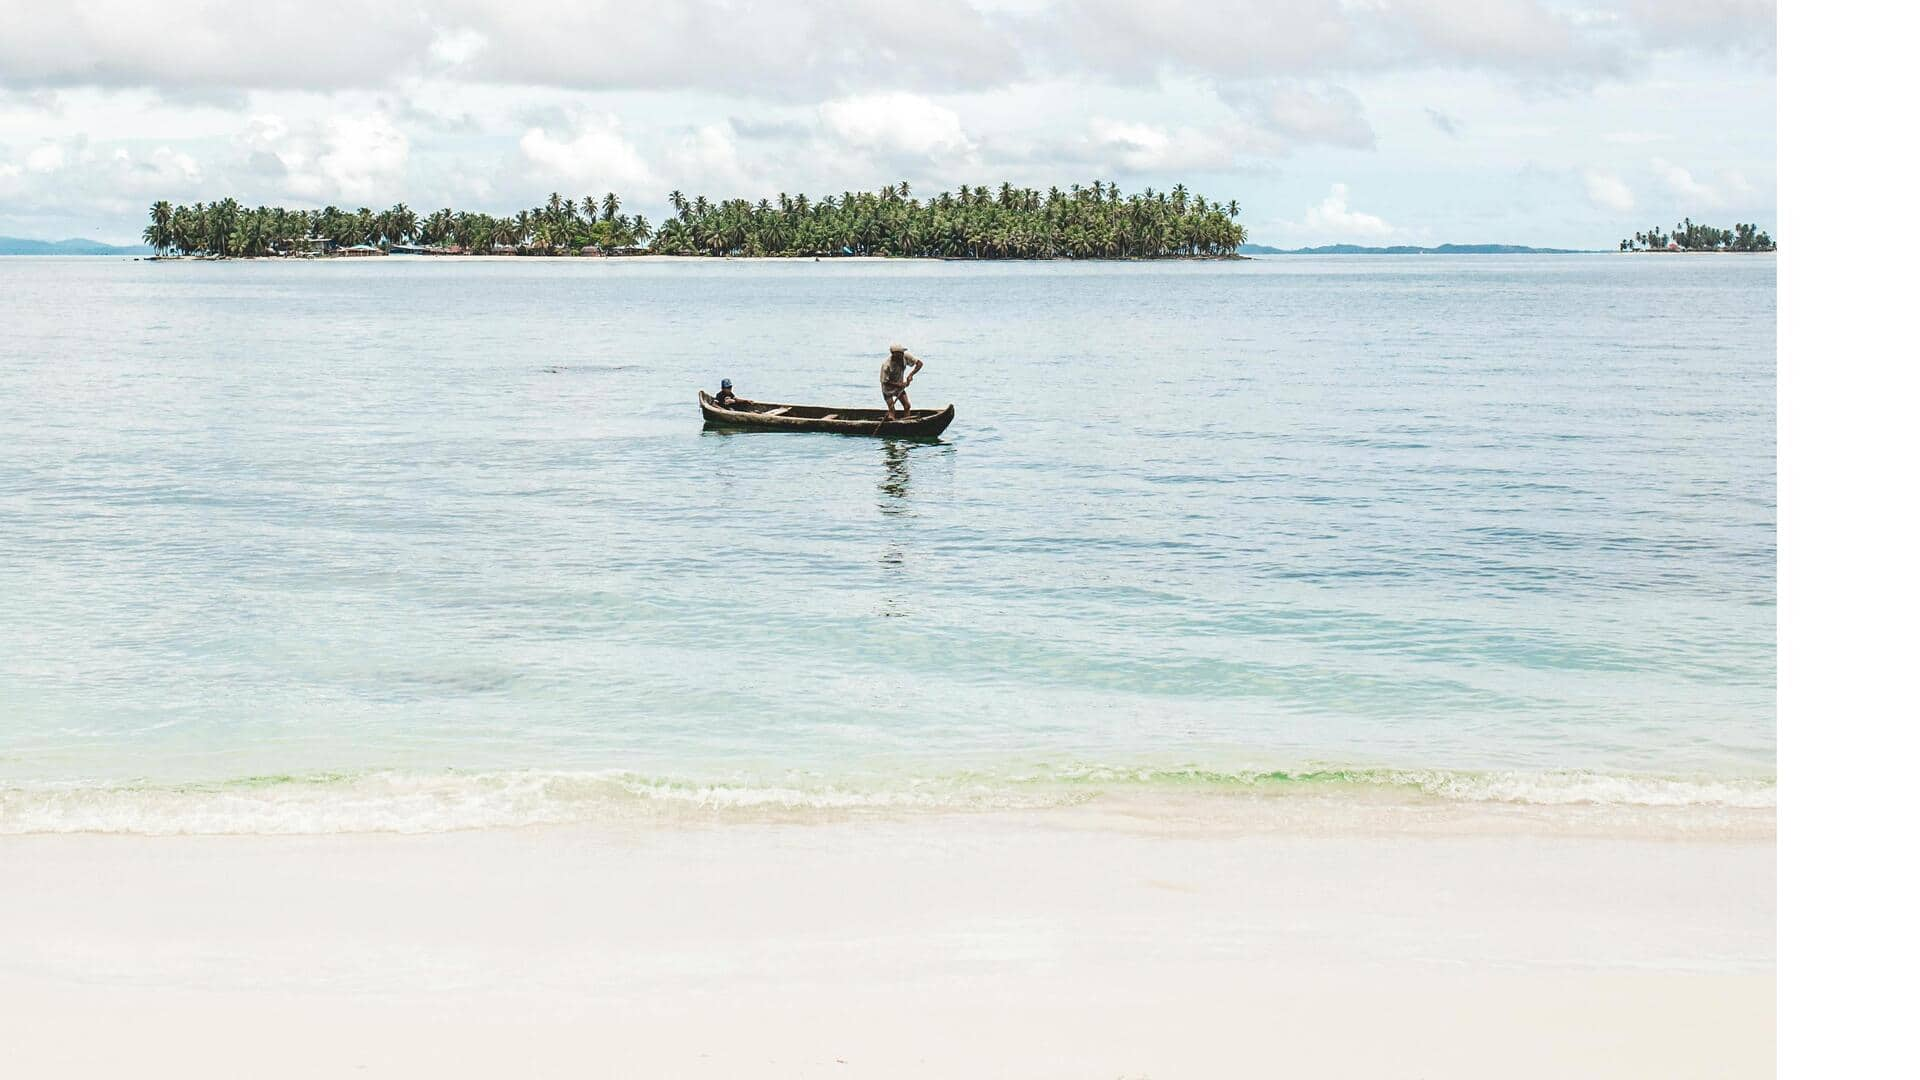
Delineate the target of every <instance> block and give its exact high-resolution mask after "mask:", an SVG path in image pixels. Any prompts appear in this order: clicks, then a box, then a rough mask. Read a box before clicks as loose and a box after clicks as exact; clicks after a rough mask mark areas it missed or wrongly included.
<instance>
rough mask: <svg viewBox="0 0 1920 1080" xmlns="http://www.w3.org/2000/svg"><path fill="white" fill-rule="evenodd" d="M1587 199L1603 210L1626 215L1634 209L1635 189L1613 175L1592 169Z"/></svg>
mask: <svg viewBox="0 0 1920 1080" xmlns="http://www.w3.org/2000/svg"><path fill="white" fill-rule="evenodd" d="M1587 199H1588V201H1590V202H1592V203H1593V205H1595V206H1598V207H1600V208H1601V209H1602V210H1613V211H1616V212H1618V213H1622V214H1624V213H1626V212H1627V211H1629V210H1632V209H1633V206H1634V198H1633V189H1632V188H1630V187H1628V186H1627V184H1626V181H1624V180H1622V179H1620V178H1619V177H1618V176H1615V175H1614V174H1612V173H1606V172H1600V171H1599V170H1597V169H1590V170H1588V172H1587Z"/></svg>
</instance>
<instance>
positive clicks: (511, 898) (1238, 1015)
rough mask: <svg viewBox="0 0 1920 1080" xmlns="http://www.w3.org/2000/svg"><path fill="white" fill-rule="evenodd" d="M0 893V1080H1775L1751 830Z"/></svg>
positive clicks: (891, 827)
mask: <svg viewBox="0 0 1920 1080" xmlns="http://www.w3.org/2000/svg"><path fill="white" fill-rule="evenodd" d="M1768 817H1769V819H1770V817H1771V815H1770V814H1769V815H1768ZM0 865H4V867H5V874H4V879H5V883H6V884H5V887H4V888H0V927H4V930H3V931H0V1013H4V1015H5V1017H6V1022H5V1024H4V1029H3V1030H0V1056H3V1057H4V1058H5V1060H6V1061H7V1062H8V1063H9V1065H8V1070H7V1071H8V1072H9V1073H10V1074H11V1075H16V1076H107V1075H115V1076H126V1075H139V1076H265V1075H271V1076H285V1077H296V1076H316V1077H318V1076H327V1077H338V1076H396V1077H399V1076H405V1077H419V1076H558V1075H598V1076H688V1077H737V1076H769V1077H774V1076H778V1077H795V1076H801V1077H899V1076H936V1077H947V1076H951V1077H982V1076H1005V1077H1063V1076H1088V1077H1116V1076H1128V1077H1140V1076H1148V1077H1180V1076H1224V1075H1311V1076H1353V1077H1376V1076H1378V1077H1389V1076H1391V1077H1429V1078H1434V1077H1489V1076H1493V1077H1499V1076H1511V1077H1528V1078H1534V1077H1543V1076H1553V1077H1646V1076H1661V1077H1718V1076H1726V1077H1756V1076H1766V1075H1771V1073H1772V1071H1773V1048H1774V902H1773V897H1774V850H1773V842H1772V837H1771V829H1770V826H1769V827H1768V828H1767V829H1766V830H1765V832H1764V834H1760V835H1738V836H1726V835H1718V836H1713V837H1709V838H1705V839H1687V838H1678V837H1675V836H1671V835H1669V836H1665V837H1660V838H1645V837H1641V838H1635V837H1631V836H1624V835H1617V834H1607V833H1605V832H1601V833H1599V834H1590V835H1578V834H1569V833H1555V834H1549V833H1547V832H1529V831H1527V830H1524V829H1520V830H1516V829H1498V830H1478V829H1463V830H1459V831H1458V832H1456V833H1455V834H1452V835H1426V836H1419V837H1411V836H1407V835H1404V834H1402V835H1396V834H1394V833H1392V832H1390V831H1372V832H1369V831H1365V830H1345V831H1342V832H1340V833H1337V834H1333V835H1312V836H1309V835H1303V834H1301V833H1299V832H1297V831H1288V830H1275V829H1271V828H1262V829H1234V828H1204V829H1203V828H1164V827H1158V826H1138V825H1136V826H1129V825H1126V824H1124V823H1122V824H1116V823H1115V821H1114V820H1113V819H1112V818H1111V817H1105V816H1096V815H1093V814H1091V813H1089V812H1087V811H1084V810H1053V811H1047V812H1043V813H1014V814H982V815H937V816H927V817H922V818H906V819H900V820H889V821H873V820H867V821H842V822H837V823H814V824H793V823H788V824H778V823H759V824H739V823H735V824H721V825H712V826H682V827H671V828H655V829H621V830H613V829H608V828H603V827H597V826H595V827H566V828H542V829H522V830H501V831H474V832H454V833H441V834H434V835H424V836H396V835H345V836H311V837H259V836H254V837H242V836H203V837H140V836H110V835H66V836H50V835H36V836H13V837H6V838H0Z"/></svg>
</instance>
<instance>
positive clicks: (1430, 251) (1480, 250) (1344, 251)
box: [1240, 244, 1590, 255]
mask: <svg viewBox="0 0 1920 1080" xmlns="http://www.w3.org/2000/svg"><path fill="white" fill-rule="evenodd" d="M1240 254H1242V255H1585V254H1590V253H1589V252H1586V251H1581V250H1578V249H1575V248H1537V247H1526V246H1523V245H1521V244H1441V245H1440V246H1439V247H1413V246H1410V245H1406V244H1396V245H1394V246H1392V247H1363V246H1361V245H1359V244H1324V245H1322V246H1320V247H1304V248H1277V247H1268V246H1266V245H1265V244H1241V245H1240Z"/></svg>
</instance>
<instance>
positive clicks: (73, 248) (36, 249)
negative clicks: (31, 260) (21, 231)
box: [0, 236, 147, 255]
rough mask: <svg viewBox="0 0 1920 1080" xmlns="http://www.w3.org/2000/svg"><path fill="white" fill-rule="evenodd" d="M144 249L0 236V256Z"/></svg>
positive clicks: (139, 251)
mask: <svg viewBox="0 0 1920 1080" xmlns="http://www.w3.org/2000/svg"><path fill="white" fill-rule="evenodd" d="M146 253H147V249H146V248H145V247H140V246H134V247H126V246H122V245H116V244H103V243H101V242H100V241H98V240H81V239H79V238H77V237H76V238H74V239H72V240H27V239H24V238H22V237H18V236H0V255H144V254H146Z"/></svg>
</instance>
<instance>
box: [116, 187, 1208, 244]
mask: <svg viewBox="0 0 1920 1080" xmlns="http://www.w3.org/2000/svg"><path fill="white" fill-rule="evenodd" d="M667 199H668V202H669V203H671V204H672V207H673V213H672V216H670V217H669V218H668V219H667V220H666V221H665V222H663V223H661V225H660V227H659V228H658V229H654V228H651V227H650V226H649V224H648V222H647V219H646V218H645V217H642V216H640V215H638V214H634V215H628V214H626V213H623V212H622V211H621V209H620V206H621V202H620V198H619V196H618V195H616V194H615V193H613V192H608V193H606V194H605V195H603V196H599V197H597V198H596V197H595V196H592V195H589V196H587V197H585V198H583V199H580V200H578V201H575V200H573V199H568V198H562V197H561V195H560V194H559V193H558V192H555V193H554V194H553V195H551V196H549V197H548V199H547V201H546V203H545V205H542V206H537V207H533V208H532V209H528V210H522V211H520V212H519V213H517V214H513V215H510V216H506V217H496V216H494V215H491V214H481V213H470V212H467V211H463V210H460V211H457V210H450V209H447V210H435V211H433V212H432V213H430V214H426V215H424V216H422V215H420V214H418V213H416V212H414V211H413V210H412V209H410V208H408V207H407V206H406V205H405V204H404V203H403V204H400V205H397V206H395V207H393V208H392V209H390V210H379V211H376V210H370V209H367V208H365V207H362V208H361V209H359V210H354V211H346V210H341V209H339V208H337V207H332V206H329V207H326V208H324V209H321V210H287V209H284V208H282V207H277V206H256V207H247V206H241V205H240V204H239V203H237V202H235V201H234V200H232V199H222V200H220V201H219V202H215V203H195V204H194V205H192V206H178V207H176V206H173V205H172V204H170V203H167V202H157V203H154V204H153V210H152V224H150V225H149V226H148V227H147V230H146V233H145V237H144V238H145V240H146V242H147V243H148V244H150V245H152V246H153V249H154V250H155V251H157V252H159V253H161V254H163V255H164V254H180V255H200V256H231V257H252V256H265V255H297V254H312V253H315V252H317V251H321V250H329V249H335V248H339V247H361V248H374V249H378V250H392V249H394V248H396V247H398V248H413V247H418V248H424V249H428V250H431V251H433V252H436V253H445V254H483V255H484V254H501V255H506V254H518V255H582V254H642V253H650V254H661V255H787V256H809V255H811V256H833V255H892V256H926V257H943V258H963V259H1056V258H1071V259H1088V258H1095V259H1098V258H1105V259H1152V258H1167V257H1173V256H1220V255H1231V254H1232V253H1233V252H1234V251H1235V250H1236V249H1238V248H1239V246H1240V244H1241V243H1242V242H1243V241H1244V240H1245V239H1246V230H1245V229H1243V228H1241V227H1240V226H1239V225H1238V224H1236V223H1235V221H1234V219H1235V218H1237V217H1238V216H1239V214H1240V204H1239V203H1237V202H1228V203H1224V204H1223V203H1215V202H1209V201H1207V199H1205V198H1204V197H1202V196H1199V195H1194V194H1191V193H1189V192H1188V191H1187V189H1186V187H1185V186H1183V185H1175V187H1174V188H1173V190H1172V191H1163V192H1156V191H1154V190H1153V189H1151V188H1148V189H1147V190H1145V191H1143V192H1141V193H1139V194H1137V195H1128V196H1124V197H1123V196H1122V195H1121V194H1120V188H1119V186H1118V185H1115V184H1108V183H1104V182H1101V181H1098V180H1096V181H1094V182H1093V184H1092V185H1091V186H1088V187H1082V186H1081V185H1079V184H1075V185H1073V186H1072V187H1071V188H1070V189H1068V190H1066V191H1062V190H1060V189H1059V188H1057V187H1056V188H1053V189H1051V190H1049V191H1046V192H1044V193H1043V192H1040V191H1036V190H1034V189H1032V188H1016V187H1014V186H1013V185H1011V184H1001V185H1000V188H999V190H998V191H997V192H995V191H990V190H989V189H987V188H985V187H973V188H968V187H963V188H961V189H959V190H958V191H953V192H944V193H942V194H940V195H937V196H935V197H933V198H931V199H927V200H925V201H922V200H920V199H916V198H914V197H913V194H912V191H911V189H910V188H909V187H908V185H907V184H906V183H904V182H903V183H899V184H891V185H888V186H887V187H884V188H882V189H881V190H879V191H878V192H853V191H849V192H845V193H844V194H842V195H839V196H832V195H829V196H826V197H824V198H821V199H819V200H817V201H816V200H809V199H808V198H807V197H806V196H805V195H794V196H789V195H786V194H784V193H782V194H781V195H780V196H779V198H778V199H776V200H772V201H769V200H767V199H761V200H760V201H758V202H749V201H748V200H746V199H727V200H723V201H721V202H717V203H716V202H711V201H709V200H708V199H707V197H706V196H704V195H702V196H698V197H696V198H693V199H688V198H687V197H686V196H685V195H683V194H681V193H680V192H678V191H675V192H673V193H672V194H671V195H669V196H668V197H667Z"/></svg>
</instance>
